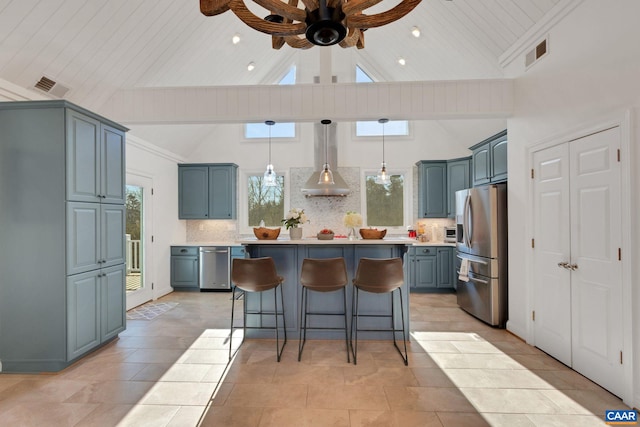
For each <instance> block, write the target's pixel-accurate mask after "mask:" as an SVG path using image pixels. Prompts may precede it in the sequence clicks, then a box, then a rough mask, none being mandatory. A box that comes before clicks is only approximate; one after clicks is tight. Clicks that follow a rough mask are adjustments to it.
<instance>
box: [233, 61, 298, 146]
mask: <svg viewBox="0 0 640 427" xmlns="http://www.w3.org/2000/svg"><path fill="white" fill-rule="evenodd" d="M295 83H296V67H291V69H290V70H289V71H288V72H287V74H285V76H284V77H283V78H281V79H280V81H279V82H278V84H279V85H293V84H295ZM268 119H269V118H268V117H267V118H265V120H268ZM244 137H245V139H255V138H268V137H269V127H268V126H267V125H265V124H264V123H246V124H245V125H244ZM271 137H272V138H295V137H296V126H295V123H276V124H275V125H273V126H272V128H271Z"/></svg>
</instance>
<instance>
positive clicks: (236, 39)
mask: <svg viewBox="0 0 640 427" xmlns="http://www.w3.org/2000/svg"><path fill="white" fill-rule="evenodd" d="M231 43H233V44H238V43H240V36H239V35H238V34H234V35H233V37H231Z"/></svg>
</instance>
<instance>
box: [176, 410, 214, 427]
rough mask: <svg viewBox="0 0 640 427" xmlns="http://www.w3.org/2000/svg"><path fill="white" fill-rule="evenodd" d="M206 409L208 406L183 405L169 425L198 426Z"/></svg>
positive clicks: (180, 426)
mask: <svg viewBox="0 0 640 427" xmlns="http://www.w3.org/2000/svg"><path fill="white" fill-rule="evenodd" d="M205 409H206V406H181V407H180V409H178V412H176V414H175V415H174V416H173V417H171V420H170V421H169V422H168V423H167V427H188V426H197V425H198V422H199V420H200V418H201V417H202V416H203V414H204V410H205Z"/></svg>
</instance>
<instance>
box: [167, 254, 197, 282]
mask: <svg viewBox="0 0 640 427" xmlns="http://www.w3.org/2000/svg"><path fill="white" fill-rule="evenodd" d="M171 286H172V287H173V288H180V289H188V288H192V289H197V288H199V283H198V247H197V246H172V247H171Z"/></svg>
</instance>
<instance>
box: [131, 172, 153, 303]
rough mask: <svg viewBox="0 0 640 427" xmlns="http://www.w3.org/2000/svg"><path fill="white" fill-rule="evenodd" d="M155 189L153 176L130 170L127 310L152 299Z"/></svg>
mask: <svg viewBox="0 0 640 427" xmlns="http://www.w3.org/2000/svg"><path fill="white" fill-rule="evenodd" d="M152 188H153V181H152V180H151V178H149V177H145V176H141V175H136V174H131V173H127V194H126V205H127V230H128V231H127V242H126V245H127V247H126V259H127V261H126V282H127V310H130V309H131V308H133V307H137V306H139V305H141V304H144V303H145V302H147V301H151V300H152V299H153V289H152V283H153V278H152V275H151V271H152V269H151V266H152V265H153V263H152V262H151V259H152V258H151V257H152V254H153V251H152V249H151V245H152V235H153V232H152V230H153V223H152V218H153V215H152V212H153V203H152V200H153V199H152V195H151V189H152ZM136 222H137V224H136Z"/></svg>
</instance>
